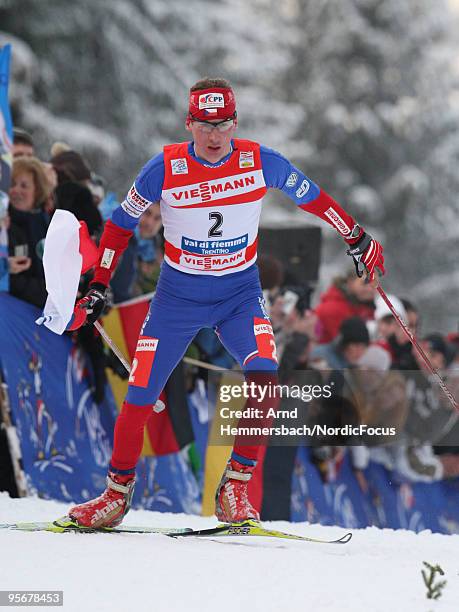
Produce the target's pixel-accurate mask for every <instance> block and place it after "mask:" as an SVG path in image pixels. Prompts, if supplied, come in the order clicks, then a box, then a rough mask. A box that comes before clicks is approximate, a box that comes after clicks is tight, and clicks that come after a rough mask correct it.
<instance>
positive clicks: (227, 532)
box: [0, 516, 352, 544]
mask: <svg viewBox="0 0 459 612" xmlns="http://www.w3.org/2000/svg"><path fill="white" fill-rule="evenodd" d="M0 529H13V530H17V531H50V532H53V533H69V532H73V533H144V534H145V533H159V534H162V535H166V536H169V537H172V538H178V537H197V538H206V537H208V538H210V537H241V536H243V537H246V536H249V537H265V538H266V537H267V538H280V539H284V540H299V541H302V542H313V543H316V544H347V543H348V542H349V541H350V539H351V538H352V533H346V534H344V535H342V536H341V537H340V538H337V539H335V540H325V539H322V538H313V537H309V536H303V535H296V534H293V533H286V532H284V531H278V530H276V529H266V528H265V527H263V525H261V524H260V523H259V522H258V521H252V520H249V521H243V522H241V523H226V524H220V525H217V526H216V527H211V528H210V529H191V528H189V527H184V528H174V527H148V526H145V527H143V526H133V525H119V526H118V527H97V528H95V527H82V526H80V525H78V524H77V523H75V522H74V521H72V520H71V519H70V518H69V517H68V516H64V517H62V518H60V519H57V520H55V521H51V522H43V523H4V524H0Z"/></svg>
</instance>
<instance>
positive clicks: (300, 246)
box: [258, 227, 322, 285]
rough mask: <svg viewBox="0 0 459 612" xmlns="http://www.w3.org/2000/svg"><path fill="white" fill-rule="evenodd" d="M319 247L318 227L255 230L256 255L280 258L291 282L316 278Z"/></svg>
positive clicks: (295, 282)
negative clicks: (256, 235)
mask: <svg viewBox="0 0 459 612" xmlns="http://www.w3.org/2000/svg"><path fill="white" fill-rule="evenodd" d="M321 247H322V230H321V228H320V227H298V228H283V227H280V228H275V229H274V228H260V229H259V232H258V255H271V256H273V257H276V258H277V259H279V261H280V262H281V263H282V265H283V266H284V270H285V276H286V281H287V282H288V284H291V285H303V284H314V283H316V282H317V281H318V280H319V265H320V257H321Z"/></svg>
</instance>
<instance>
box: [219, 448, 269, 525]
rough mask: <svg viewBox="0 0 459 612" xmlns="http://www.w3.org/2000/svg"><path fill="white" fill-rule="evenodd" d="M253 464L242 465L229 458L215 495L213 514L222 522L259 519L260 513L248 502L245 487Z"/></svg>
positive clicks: (250, 475)
mask: <svg viewBox="0 0 459 612" xmlns="http://www.w3.org/2000/svg"><path fill="white" fill-rule="evenodd" d="M254 469H255V466H254V465H243V464H242V463H239V462H238V461H236V460H235V459H230V460H229V461H228V464H227V466H226V469H225V471H224V473H223V476H222V479H221V481H220V484H219V485H218V489H217V493H216V495H215V516H216V517H217V519H218V520H219V521H222V522H223V523H240V522H243V521H246V520H249V519H252V520H255V521H259V520H260V515H259V513H258V512H257V511H256V510H255V508H254V507H253V506H252V504H251V503H250V502H249V497H248V494H247V487H248V484H249V480H250V479H251V478H252V473H253V471H254Z"/></svg>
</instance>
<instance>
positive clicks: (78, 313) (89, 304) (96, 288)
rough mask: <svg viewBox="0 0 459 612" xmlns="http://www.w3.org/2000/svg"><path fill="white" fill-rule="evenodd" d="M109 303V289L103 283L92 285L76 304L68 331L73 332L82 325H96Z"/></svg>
mask: <svg viewBox="0 0 459 612" xmlns="http://www.w3.org/2000/svg"><path fill="white" fill-rule="evenodd" d="M107 301H108V298H107V287H106V286H105V285H103V284H102V283H92V284H91V285H90V286H89V290H88V292H87V293H86V295H85V296H84V297H82V298H81V299H80V300H78V302H77V303H76V304H75V308H74V309H73V320H72V321H71V324H70V325H69V326H68V327H67V330H69V331H73V330H75V329H78V328H79V327H81V326H82V325H92V324H93V323H95V322H96V321H97V319H98V318H99V317H100V316H101V315H102V313H103V311H104V308H105V306H106V305H107Z"/></svg>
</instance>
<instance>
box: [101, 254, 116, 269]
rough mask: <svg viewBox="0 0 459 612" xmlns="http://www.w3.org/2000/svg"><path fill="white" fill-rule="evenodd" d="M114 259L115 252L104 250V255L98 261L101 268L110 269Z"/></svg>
mask: <svg viewBox="0 0 459 612" xmlns="http://www.w3.org/2000/svg"><path fill="white" fill-rule="evenodd" d="M114 257H115V251H114V250H113V249H104V254H103V255H102V259H101V260H100V266H101V268H107V269H108V270H109V269H110V268H111V265H112V261H113V258H114Z"/></svg>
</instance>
